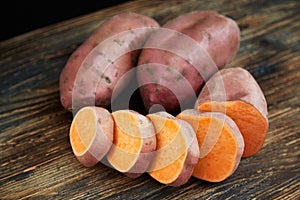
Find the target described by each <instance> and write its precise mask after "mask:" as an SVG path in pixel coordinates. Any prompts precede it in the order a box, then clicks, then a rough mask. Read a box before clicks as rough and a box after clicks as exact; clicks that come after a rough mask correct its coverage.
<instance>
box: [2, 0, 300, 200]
mask: <svg viewBox="0 0 300 200" xmlns="http://www.w3.org/2000/svg"><path fill="white" fill-rule="evenodd" d="M204 9H213V10H217V11H219V12H220V13H222V14H224V15H227V16H230V17H232V18H233V19H234V20H236V21H237V23H238V25H239V26H240V28H241V48H240V50H239V52H238V55H237V56H236V57H235V58H234V60H233V61H232V62H231V63H230V64H229V65H228V67H238V66H239V67H243V68H245V69H247V70H249V71H250V72H251V73H252V75H253V76H254V77H255V78H256V80H257V81H258V83H259V84H260V86H261V87H262V89H263V91H264V93H265V95H266V98H267V102H268V110H269V120H270V128H269V132H268V134H267V138H266V141H265V144H264V147H263V149H262V150H261V151H260V152H259V153H258V154H256V155H255V156H253V157H251V158H245V159H243V160H242V161H241V164H240V166H239V167H238V169H237V171H236V172H235V173H234V174H233V175H232V176H231V177H230V178H229V179H227V180H226V181H224V182H221V183H215V184H212V183H207V182H204V181H200V180H197V179H195V178H191V179H190V181H189V182H188V183H187V184H185V185H184V186H181V187H168V186H164V185H162V184H160V183H158V182H156V181H155V180H154V179H152V178H151V177H150V176H149V175H147V174H144V175H143V176H141V177H139V178H137V179H134V180H133V179H130V178H128V177H126V176H125V175H123V174H121V173H118V172H117V171H116V170H113V169H110V168H109V167H106V166H105V165H103V164H101V163H99V164H98V165H96V166H94V167H92V168H86V167H84V166H82V165H81V164H80V163H79V162H78V161H77V160H76V159H75V157H74V155H73V154H72V150H71V147H70V143H69V138H68V130H69V126H70V124H71V120H72V114H71V113H68V112H67V111H65V110H64V109H63V107H62V106H61V104H60V101H59V92H58V80H59V74H60V72H61V70H62V68H63V66H64V64H65V63H66V61H67V59H68V57H69V56H70V55H71V53H72V52H73V51H74V50H75V49H76V48H77V47H78V46H79V45H80V44H81V43H82V42H83V41H84V40H85V39H86V38H87V37H88V36H89V35H90V34H91V33H92V32H93V31H94V30H95V29H96V28H97V27H98V26H99V25H100V24H101V23H102V22H103V21H104V20H106V19H108V18H110V17H111V16H113V15H115V14H118V13H120V12H123V11H131V12H138V13H141V14H145V15H148V16H152V17H154V18H155V19H156V20H157V21H158V22H159V23H160V24H163V23H165V22H166V21H167V20H170V19H172V18H174V17H176V16H178V15H180V14H183V13H187V12H190V11H193V10H204ZM299 13H300V2H299V1H297V0H294V1H292V0H288V1H279V0H274V1H268V0H262V1H250V0H243V1H233V0H219V1H198V0H181V1H179V0H174V1H163V0H152V1H147V0H136V1H131V2H128V3H125V4H122V5H119V6H115V7H112V8H108V9H105V10H100V11H99V12H95V13H91V14H89V15H86V16H82V17H79V18H76V19H72V20H68V21H64V22H61V23H58V24H55V25H52V26H48V27H45V28H42V29H38V30H35V31H33V32H29V33H26V34H24V35H20V36H18V37H15V38H12V39H10V40H6V41H3V42H1V43H0V68H1V71H0V80H1V81H0V130H1V135H0V153H1V157H0V169H1V173H0V198H1V199H28V198H30V199H104V198H109V199H185V198H189V199H225V198H228V199H299V198H300V190H299V188H300V159H299V158H300V149H299V147H300V146H299V142H300V131H299V130H300V123H299V121H300V53H299V52H300V15H299Z"/></svg>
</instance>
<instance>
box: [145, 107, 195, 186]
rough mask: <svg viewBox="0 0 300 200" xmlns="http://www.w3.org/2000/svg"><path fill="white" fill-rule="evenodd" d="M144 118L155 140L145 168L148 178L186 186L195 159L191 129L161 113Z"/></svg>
mask: <svg viewBox="0 0 300 200" xmlns="http://www.w3.org/2000/svg"><path fill="white" fill-rule="evenodd" d="M147 116H148V117H149V118H150V119H151V121H152V123H153V125H154V128H155V130H156V138H157V148H156V150H157V151H156V153H155V155H154V158H153V160H152V163H151V165H150V167H149V169H148V171H149V174H150V176H151V177H153V178H154V179H155V180H157V181H159V182H160V183H163V184H166V185H172V186H179V185H182V184H184V183H186V182H187V181H188V180H189V178H190V176H191V175H192V172H193V169H194V166H195V164H196V163H197V160H198V156H199V148H198V143H197V140H196V137H195V133H194V131H193V129H192V127H190V125H189V124H188V123H186V122H183V121H181V120H178V119H176V118H175V117H173V116H171V115H169V114H167V113H165V112H159V113H154V114H149V115H147Z"/></svg>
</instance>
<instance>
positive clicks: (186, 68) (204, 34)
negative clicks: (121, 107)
mask: <svg viewBox="0 0 300 200" xmlns="http://www.w3.org/2000/svg"><path fill="white" fill-rule="evenodd" d="M163 28H168V29H172V30H175V31H178V32H181V33H183V34H186V35H187V36H189V37H191V38H193V39H194V40H195V41H197V42H198V44H199V45H200V46H201V47H202V48H203V49H204V50H206V52H207V53H208V54H209V55H210V57H211V58H212V60H213V61H214V62H215V64H216V65H217V67H216V68H215V69H213V68H211V67H207V66H206V64H204V63H205V62H203V63H197V64H198V65H199V66H200V68H199V69H198V71H197V70H196V69H195V68H194V66H193V65H192V64H190V61H187V60H185V59H184V58H181V57H179V56H177V55H175V54H172V53H171V52H167V51H162V50H159V49H144V50H142V52H141V55H140V57H139V62H138V65H142V64H147V63H159V64H163V65H166V66H169V67H171V68H172V69H174V70H176V71H178V72H179V73H181V74H182V75H183V76H184V77H185V78H186V79H187V80H188V82H189V84H190V85H191V87H192V88H193V90H194V92H195V93H193V94H190V92H189V93H188V91H186V90H181V89H179V90H178V91H180V93H182V95H180V96H183V97H184V100H183V101H188V100H189V99H191V95H195V94H198V93H199V91H200V88H201V87H202V85H203V84H204V79H207V78H209V77H210V76H211V75H213V74H214V73H215V72H216V71H217V70H218V69H221V68H223V67H224V66H225V65H226V64H227V63H229V62H230V61H231V60H232V59H233V57H234V56H235V55H236V53H237V51H238V49H239V47H240V30H239V27H238V25H237V24H236V23H235V21H233V20H232V19H230V18H227V17H225V16H223V15H220V14H218V13H217V12H214V11H197V12H192V13H188V14H186V15H183V16H180V17H177V18H175V19H173V20H171V21H169V22H167V23H166V24H165V25H164V26H163ZM157 39H159V40H160V42H161V43H168V44H170V45H176V41H174V39H176V40H178V38H173V40H172V38H168V37H166V38H155V33H154V34H152V35H151V37H150V38H149V39H148V40H147V42H146V45H147V44H148V45H149V44H151V42H152V41H151V40H157ZM164 40H165V41H164ZM154 42H155V41H154ZM150 46H151V45H150ZM191 52H193V50H191ZM190 55H191V59H192V60H193V61H195V60H197V58H196V57H197V55H194V57H193V54H192V53H191V54H190ZM195 56H196V57H195ZM217 68H218V69H217ZM199 71H200V72H201V73H202V72H204V71H205V73H203V74H201V75H200V74H199ZM204 74H205V76H206V77H202V75H204ZM163 77H164V79H168V78H170V73H169V71H168V70H156V71H153V73H152V74H149V73H147V72H145V71H138V80H139V83H140V85H143V83H144V82H147V81H151V80H153V79H156V83H157V84H154V83H153V84H148V85H144V86H142V87H141V88H140V92H141V96H142V98H143V102H144V104H145V107H146V109H149V108H150V107H151V106H152V105H154V104H161V105H163V106H164V108H165V109H166V111H168V112H172V111H176V110H178V108H179V102H178V101H177V98H176V96H175V95H174V94H173V93H171V92H170V90H169V89H168V88H170V87H171V86H172V85H174V84H175V85H176V84H177V82H176V81H174V79H173V80H171V81H170V82H169V83H166V84H165V85H164V86H165V87H162V86H160V85H159V84H161V83H164V80H163ZM169 86H170V87H169Z"/></svg>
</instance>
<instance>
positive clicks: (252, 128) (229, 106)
mask: <svg viewBox="0 0 300 200" xmlns="http://www.w3.org/2000/svg"><path fill="white" fill-rule="evenodd" d="M198 108H199V110H202V111H207V112H210V111H214V112H224V113H226V115H228V116H229V117H230V118H232V119H233V120H234V121H235V123H236V124H237V126H238V127H239V129H240V131H241V133H242V135H243V138H244V141H245V150H244V153H243V157H249V156H252V155H254V154H256V153H257V152H258V151H259V150H260V149H261V148H262V146H263V144H264V140H265V137H266V133H267V131H268V124H267V121H266V120H265V118H264V117H263V116H262V114H261V113H260V112H259V111H258V110H257V109H256V108H255V107H254V106H252V105H250V104H248V103H245V102H243V101H226V102H205V103H203V104H201V105H200V106H199V107H198Z"/></svg>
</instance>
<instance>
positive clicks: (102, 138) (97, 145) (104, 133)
mask: <svg viewBox="0 0 300 200" xmlns="http://www.w3.org/2000/svg"><path fill="white" fill-rule="evenodd" d="M91 108H93V109H94V111H95V112H96V116H97V118H98V124H97V125H98V128H97V132H96V135H95V137H94V139H93V141H92V142H91V145H90V147H89V148H88V149H87V150H86V152H85V153H84V154H82V155H76V154H75V156H76V158H77V159H78V161H79V162H80V163H82V164H83V165H84V166H86V167H92V166H94V165H96V164H97V163H98V162H99V161H100V160H101V159H102V158H104V156H105V155H106V154H107V152H108V151H109V149H110V147H111V145H112V142H113V132H114V122H113V119H112V117H111V115H110V113H109V112H108V111H107V110H106V109H104V108H101V107H91ZM72 148H73V147H72ZM73 152H74V150H73Z"/></svg>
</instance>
